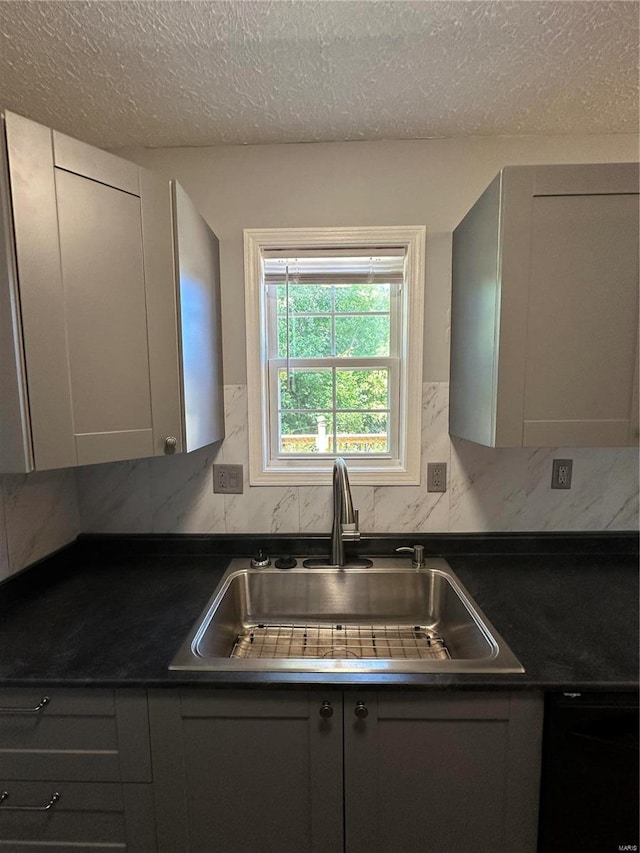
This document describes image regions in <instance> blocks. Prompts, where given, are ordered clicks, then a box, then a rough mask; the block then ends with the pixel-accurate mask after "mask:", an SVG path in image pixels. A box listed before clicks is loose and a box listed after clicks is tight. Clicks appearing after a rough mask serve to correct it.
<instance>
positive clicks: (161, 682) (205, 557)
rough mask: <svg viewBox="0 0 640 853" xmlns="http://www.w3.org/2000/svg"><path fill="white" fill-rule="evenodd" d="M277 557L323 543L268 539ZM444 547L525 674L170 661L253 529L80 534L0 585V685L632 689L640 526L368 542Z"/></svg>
mask: <svg viewBox="0 0 640 853" xmlns="http://www.w3.org/2000/svg"><path fill="white" fill-rule="evenodd" d="M264 540H268V541H270V543H271V548H272V553H278V552H279V553H304V552H305V551H306V552H307V553H321V552H322V551H323V550H324V548H325V542H326V539H324V541H323V539H321V538H319V537H316V538H315V539H313V540H305V541H304V542H301V541H300V540H285V539H278V538H275V537H260V541H261V542H264ZM409 541H410V542H411V543H412V544H413V543H414V542H421V543H423V544H425V547H426V548H427V553H429V554H431V555H432V556H436V555H437V556H444V557H445V559H447V561H448V562H449V564H450V565H451V567H452V569H453V571H454V572H455V573H456V574H457V575H458V577H459V578H460V580H461V581H462V583H463V584H464V585H465V586H466V588H467V590H468V591H469V592H470V593H471V595H472V596H473V597H474V599H475V601H476V602H477V604H478V605H479V606H480V608H481V609H482V610H483V611H484V613H485V615H486V616H487V617H488V619H489V620H490V621H491V622H492V623H493V625H494V627H495V628H496V630H497V631H498V632H499V633H500V634H502V636H503V637H504V639H505V640H506V641H507V643H508V644H509V646H510V647H511V649H512V651H513V652H514V653H515V655H516V656H517V657H518V658H519V659H520V661H521V662H522V664H523V666H524V668H525V673H524V674H523V675H484V674H469V675H458V674H451V675H397V674H394V675H385V674H380V673H371V674H366V673H358V674H352V673H348V674H347V673H344V674H338V675H335V674H333V673H332V674H330V675H327V674H324V673H311V674H305V673H284V674H280V673H278V674H275V673H274V674H264V673H250V674H247V673H244V674H243V673H190V672H170V671H169V670H168V665H169V662H170V661H171V659H172V658H173V656H174V654H175V652H176V651H177V649H178V647H179V646H180V644H181V643H182V641H183V640H184V638H185V637H186V635H187V633H188V631H189V629H190V628H191V627H192V625H193V623H194V622H195V620H196V619H197V617H198V616H199V614H200V613H201V611H202V610H203V608H204V606H205V604H206V603H207V601H208V599H209V598H210V596H211V594H212V593H213V590H214V588H215V587H216V585H217V584H218V582H219V580H220V578H221V577H222V574H223V572H224V569H225V568H226V566H227V564H228V562H229V559H230V558H231V556H234V555H237V554H243V553H244V554H249V553H252V551H253V547H252V546H253V545H254V544H255V541H253V540H251V539H250V538H249V537H234V538H233V539H231V537H133V538H122V537H88V536H85V537H80V539H79V540H78V542H76V543H75V544H74V545H72V546H71V547H69V548H67V549H65V550H63V551H61V552H60V553H58V554H56V555H54V556H52V557H50V558H49V559H47V560H45V561H43V562H41V563H39V564H38V565H36V566H34V567H32V568H31V569H29V570H27V571H25V572H23V573H22V574H21V575H19V576H17V577H15V578H13V579H11V580H9V581H7V582H5V583H4V584H2V585H0V686H2V685H4V686H45V685H49V686H55V685H58V686H87V685H102V686H147V687H153V686H156V687H157V686H164V687H166V686H172V685H175V686H178V685H195V684H207V685H210V686H213V685H217V686H233V685H235V686H238V685H239V684H242V685H253V686H260V685H262V686H264V685H269V686H276V685H278V686H279V685H282V686H285V685H297V686H300V685H311V684H328V683H331V684H339V685H345V686H346V685H350V684H351V685H357V684H359V685H365V684H366V685H372V686H373V685H375V686H384V685H403V686H407V687H414V686H415V687H418V686H419V687H439V688H446V687H455V688H457V689H460V688H473V689H479V688H481V689H497V688H503V689H505V688H506V689H514V688H520V689H547V690H568V691H579V690H599V691H614V690H631V689H637V686H638V557H637V535H633V534H623V535H609V536H607V535H605V534H602V535H597V536H596V535H589V534H587V535H577V534H576V535H573V536H572V535H566V536H555V537H553V536H551V535H546V536H544V535H541V536H537V535H529V536H522V535H521V536H508V535H501V536H500V535H499V536H493V537H492V536H485V537H481V536H467V537H465V536H458V537H453V536H449V537H447V536H444V535H442V536H439V537H438V536H436V537H434V536H414V537H412V536H409V537H407V536H402V537H386V538H383V537H380V538H377V539H375V538H371V539H369V540H368V541H367V542H364V543H363V544H362V548H361V549H359V550H360V551H361V552H362V553H369V554H374V553H380V554H384V553H392V551H393V547H396V545H397V544H406V543H407V542H409Z"/></svg>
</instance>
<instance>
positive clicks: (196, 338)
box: [0, 113, 224, 471]
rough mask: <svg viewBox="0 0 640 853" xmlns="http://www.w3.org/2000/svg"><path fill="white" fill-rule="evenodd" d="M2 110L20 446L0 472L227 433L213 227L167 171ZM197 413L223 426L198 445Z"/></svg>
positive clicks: (176, 446) (13, 388) (8, 303)
mask: <svg viewBox="0 0 640 853" xmlns="http://www.w3.org/2000/svg"><path fill="white" fill-rule="evenodd" d="M4 120H5V132H6V161H7V162H6V166H7V169H6V171H5V172H4V173H3V174H4V175H5V180H4V183H5V185H6V186H5V190H4V192H3V193H2V195H3V197H4V202H3V206H2V211H3V214H2V220H3V225H4V228H3V231H4V235H5V238H6V239H4V244H3V245H4V247H5V251H4V252H3V253H2V254H1V255H0V262H1V266H2V268H3V269H2V271H3V272H4V276H3V277H4V278H5V279H6V280H7V282H8V286H4V285H3V287H2V291H3V296H2V305H3V306H4V307H5V308H7V309H8V310H7V311H5V312H4V313H5V316H9V315H10V316H11V321H12V323H13V326H14V327H15V328H14V329H13V334H12V340H13V342H14V344H15V346H14V351H12V352H10V353H8V354H9V355H11V356H12V359H11V371H4V372H6V373H7V377H6V380H5V377H4V375H3V385H4V386H6V388H8V391H7V392H6V393H5V392H4V391H3V409H7V410H10V411H11V412H12V413H13V414H12V417H11V419H8V418H6V417H5V415H4V413H3V429H4V430H6V431H7V435H8V437H9V439H10V442H9V443H10V445H11V451H10V452H9V450H7V451H6V452H4V453H3V457H2V460H1V462H2V466H1V467H0V470H3V471H21V470H22V471H29V470H33V469H34V468H35V469H37V470H44V469H50V468H62V467H69V466H74V465H87V464H92V463H98V462H111V461H117V460H123V459H133V458H139V457H145V456H153V455H163V454H166V453H176V452H182V451H186V450H191V449H194V448H195V447H196V446H197V447H200V446H202V445H203V444H208V443H211V442H213V441H216V440H219V439H221V438H222V437H223V435H224V420H223V404H222V398H223V395H222V375H221V371H222V358H221V352H220V311H219V262H218V255H217V239H216V238H215V235H214V234H213V232H211V231H210V229H208V226H207V225H206V223H204V220H202V219H201V217H199V214H197V211H195V209H193V206H192V205H191V203H190V201H189V199H188V197H187V196H186V194H183V196H184V197H183V198H181V199H180V204H179V206H176V205H175V202H174V205H173V206H172V195H171V189H170V185H169V182H168V181H167V180H164V179H162V178H160V177H158V176H156V175H154V174H153V173H151V172H149V171H147V170H144V169H141V168H140V167H138V166H136V165H135V164H133V163H130V162H128V161H126V160H122V159H120V158H119V157H115V156H113V155H112V154H109V153H107V152H105V151H101V150H99V149H96V148H93V147H92V146H90V145H86V144H85V143H83V142H79V141H78V140H76V139H72V138H70V137H68V136H65V135H63V134H60V133H57V132H55V131H51V130H50V129H49V128H46V127H43V126H42V125H39V124H36V123H35V122H32V121H30V120H28V119H24V118H22V117H20V116H16V115H13V114H11V113H5V117H4ZM0 189H2V187H1V186H0ZM8 200H10V203H9V202H8ZM187 213H188V214H189V216H187ZM177 214H180V215H179V216H177ZM181 222H184V223H185V224H184V225H183V226H181V227H178V226H179V225H180V223H181ZM8 234H10V235H11V238H10V239H9V238H8V237H7V235H8ZM183 246H184V247H188V249H189V251H188V252H187V248H183ZM198 251H200V255H199V256H198ZM183 256H185V257H187V256H188V257H189V258H191V257H196V258H197V263H196V266H197V274H198V278H197V287H196V288H195V290H194V289H193V288H192V289H191V291H189V289H188V288H185V287H184V286H183V285H182V280H183V279H185V278H186V276H185V275H183V262H182V257H183ZM185 263H186V262H185ZM187 267H188V265H187ZM187 267H185V269H187ZM189 280H191V278H190V279H189ZM192 291H193V292H192ZM183 292H184V293H185V294H187V295H189V300H187V299H186V296H183V295H182V294H183ZM194 299H195V300H196V302H197V304H195V302H194ZM185 317H186V321H185ZM2 322H3V327H2V328H3V332H4V329H5V326H7V323H8V320H3V321H2ZM7 328H9V327H8V326H7ZM17 333H19V336H21V340H19V341H18V335H17ZM3 352H4V349H3ZM199 359H202V361H203V362H204V363H205V365H206V367H203V366H201V365H200V364H199V363H198V360H199ZM187 367H188V368H189V370H187ZM194 373H195V379H193V378H192V374H194ZM19 392H20V393H19ZM20 395H21V396H20ZM5 398H6V399H5ZM23 401H24V402H23ZM194 415H195V416H194ZM5 422H6V423H7V424H8V426H6V427H5ZM195 422H197V423H198V424H205V425H207V424H209V425H210V424H211V423H213V425H214V426H213V428H208V429H207V428H205V429H204V430H203V429H200V432H199V433H198V436H197V439H198V440H197V441H196V440H192V439H191V434H192V432H193V428H192V427H191V426H190V424H192V423H195ZM21 441H22V444H23V445H24V446H23V447H22V446H21Z"/></svg>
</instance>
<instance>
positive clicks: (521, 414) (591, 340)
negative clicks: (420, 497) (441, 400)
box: [449, 163, 639, 447]
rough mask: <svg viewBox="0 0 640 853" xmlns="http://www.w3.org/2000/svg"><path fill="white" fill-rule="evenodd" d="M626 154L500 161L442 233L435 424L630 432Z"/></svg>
mask: <svg viewBox="0 0 640 853" xmlns="http://www.w3.org/2000/svg"><path fill="white" fill-rule="evenodd" d="M638 187H639V184H638V164H637V163H606V164H587V165H554V166H510V167H507V168H505V169H503V170H502V171H501V172H500V174H499V175H498V176H497V177H496V178H495V180H494V181H493V182H492V183H491V184H490V186H489V187H488V188H487V189H486V190H485V192H484V193H483V194H482V196H481V197H480V198H479V199H478V201H477V202H476V203H475V204H474V205H473V207H472V208H471V210H470V211H469V212H468V213H467V215H466V216H465V217H464V219H463V220H462V222H461V223H460V224H459V225H458V227H457V228H456V229H455V231H454V234H453V267H452V303H451V384H450V406H449V432H450V433H451V434H452V435H455V436H459V437H460V438H465V439H468V440H470V441H475V442H477V443H479V444H484V445H488V446H490V447H550V446H551V447H560V446H569V447H580V446H585V447H599V446H617V445H619V446H624V445H629V444H637V443H638V434H639V433H638V233H639V225H638V215H639V214H638V210H639V208H638Z"/></svg>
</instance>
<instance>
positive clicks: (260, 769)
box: [149, 690, 343, 853]
mask: <svg viewBox="0 0 640 853" xmlns="http://www.w3.org/2000/svg"><path fill="white" fill-rule="evenodd" d="M324 703H328V704H324ZM323 705H324V707H323ZM149 711H150V721H151V737H152V744H153V761H154V782H155V784H154V789H155V795H156V813H157V822H158V842H159V850H160V851H172V853H256V851H260V853H312V851H313V853H320V852H321V851H323V852H324V853H327V851H332V853H334V851H339V850H342V845H343V828H342V801H343V788H342V702H341V696H340V694H339V693H336V692H335V691H326V692H323V693H321V694H315V693H310V692H308V691H286V690H280V691H278V690H273V691H270V690H256V691H252V690H238V691H236V690H229V691H227V690H217V691H215V692H214V691H209V690H190V691H181V692H178V691H167V692H162V691H153V692H150V694H149ZM324 714H330V716H324Z"/></svg>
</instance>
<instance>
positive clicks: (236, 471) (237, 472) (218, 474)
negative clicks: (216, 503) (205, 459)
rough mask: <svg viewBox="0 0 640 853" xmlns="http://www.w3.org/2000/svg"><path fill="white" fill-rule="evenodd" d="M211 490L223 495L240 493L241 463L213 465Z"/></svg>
mask: <svg viewBox="0 0 640 853" xmlns="http://www.w3.org/2000/svg"><path fill="white" fill-rule="evenodd" d="M213 491H214V492H216V493H218V494H223V495H241V494H242V493H243V491H244V486H243V483H242V465H214V466H213Z"/></svg>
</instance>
